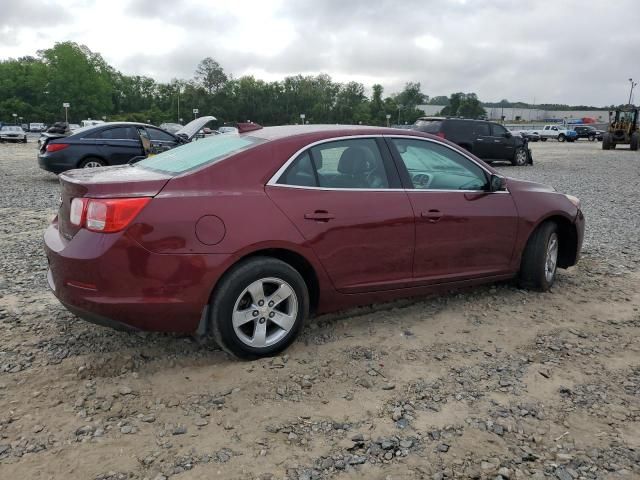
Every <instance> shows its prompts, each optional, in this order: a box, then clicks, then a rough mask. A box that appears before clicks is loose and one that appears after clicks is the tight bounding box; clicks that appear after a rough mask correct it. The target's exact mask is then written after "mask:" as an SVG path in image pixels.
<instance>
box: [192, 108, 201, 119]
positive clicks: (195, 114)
mask: <svg viewBox="0 0 640 480" xmlns="http://www.w3.org/2000/svg"><path fill="white" fill-rule="evenodd" d="M198 113H200V111H199V110H198V109H197V108H194V109H193V119H194V120H195V119H196V118H198V117H197V115H198Z"/></svg>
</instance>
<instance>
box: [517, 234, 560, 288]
mask: <svg viewBox="0 0 640 480" xmlns="http://www.w3.org/2000/svg"><path fill="white" fill-rule="evenodd" d="M559 251H560V237H559V236H558V227H557V225H556V224H555V223H554V222H545V223H543V224H542V225H540V226H539V227H538V228H537V229H536V230H535V231H534V232H533V234H532V235H531V237H530V238H529V241H528V242H527V246H526V247H525V249H524V253H523V254H522V261H521V263H520V278H519V283H520V286H521V287H522V288H527V289H530V290H538V291H540V292H546V291H547V290H549V289H550V288H551V286H552V285H553V282H554V281H555V278H556V272H557V269H558V253H559Z"/></svg>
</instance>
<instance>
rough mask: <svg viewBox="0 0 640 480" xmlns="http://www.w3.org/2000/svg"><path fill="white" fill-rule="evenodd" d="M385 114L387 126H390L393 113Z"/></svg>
mask: <svg viewBox="0 0 640 480" xmlns="http://www.w3.org/2000/svg"><path fill="white" fill-rule="evenodd" d="M385 116H386V117H387V127H388V126H390V125H389V120H390V119H391V115H390V114H388V113H387V114H386V115H385Z"/></svg>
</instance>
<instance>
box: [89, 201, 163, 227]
mask: <svg viewBox="0 0 640 480" xmlns="http://www.w3.org/2000/svg"><path fill="white" fill-rule="evenodd" d="M149 200H151V199H150V198H148V197H138V198H109V199H94V198H90V199H89V201H88V204H87V214H86V221H85V226H86V228H87V230H92V231H94V232H103V233H112V232H119V231H120V230H122V229H124V228H126V227H127V225H129V224H130V223H131V221H132V220H133V219H134V218H135V217H136V216H137V215H138V213H140V210H142V209H143V208H144V207H145V205H146V204H147V203H149Z"/></svg>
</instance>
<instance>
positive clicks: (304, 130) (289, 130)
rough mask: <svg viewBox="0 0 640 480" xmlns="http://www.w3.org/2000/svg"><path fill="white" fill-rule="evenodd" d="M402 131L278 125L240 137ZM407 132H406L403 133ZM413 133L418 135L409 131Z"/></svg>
mask: <svg viewBox="0 0 640 480" xmlns="http://www.w3.org/2000/svg"><path fill="white" fill-rule="evenodd" d="M401 132H403V130H400V129H397V128H388V127H371V126H366V125H280V126H277V127H263V128H260V129H258V130H250V131H248V132H245V133H241V134H240V135H247V136H251V137H256V138H261V139H264V140H279V139H283V138H289V137H295V136H300V135H317V136H318V137H322V138H331V137H333V136H336V137H344V136H349V135H384V134H386V135H407V133H401ZM404 132H408V131H406V130H405V131H404ZM410 132H413V133H418V132H414V131H410Z"/></svg>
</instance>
